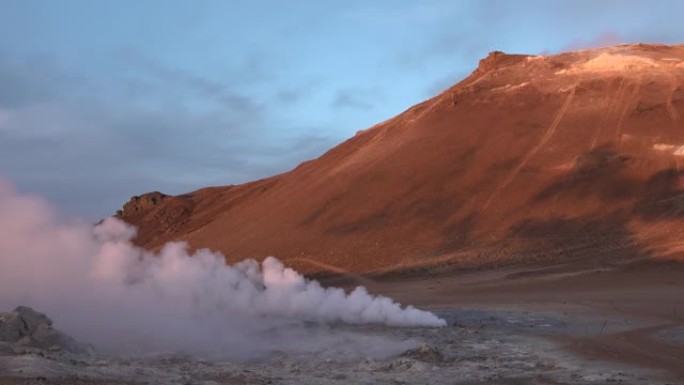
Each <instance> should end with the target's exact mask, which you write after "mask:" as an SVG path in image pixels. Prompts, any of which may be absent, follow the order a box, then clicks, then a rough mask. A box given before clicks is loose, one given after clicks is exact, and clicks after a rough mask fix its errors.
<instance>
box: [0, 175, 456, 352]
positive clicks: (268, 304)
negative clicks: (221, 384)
mask: <svg viewBox="0 0 684 385" xmlns="http://www.w3.org/2000/svg"><path fill="white" fill-rule="evenodd" d="M134 235H135V229H134V228H132V227H130V226H128V225H126V224H125V223H123V222H121V221H118V220H116V219H113V218H108V219H106V220H105V221H103V222H102V223H101V224H100V225H98V226H95V227H93V226H91V225H89V224H86V223H79V222H73V221H72V222H64V221H60V220H58V219H57V218H56V216H55V214H54V212H53V210H52V209H51V208H50V207H49V205H48V204H47V203H45V202H44V201H43V200H41V199H40V198H37V197H29V196H24V195H21V194H19V193H18V192H17V191H16V190H15V189H14V187H13V186H12V185H11V184H10V183H8V182H6V181H3V180H2V179H0V308H2V309H7V310H9V309H10V308H12V307H14V306H17V305H20V304H22V305H28V306H33V307H35V308H37V309H39V310H41V311H45V312H46V313H47V314H48V315H50V316H51V317H52V318H54V319H55V321H56V324H57V325H58V326H60V327H61V328H63V329H65V331H67V332H69V333H71V334H73V335H74V336H75V337H77V338H81V339H84V340H86V341H90V342H93V343H95V344H98V343H100V344H101V345H103V346H108V347H112V346H115V347H117V348H122V347H124V346H127V344H129V343H130V342H131V341H135V342H136V343H137V345H138V348H140V349H143V350H144V349H145V348H150V349H176V348H178V347H183V348H184V349H186V350H187V349H190V348H192V346H198V347H199V346H203V347H207V346H214V347H219V346H231V347H233V348H234V347H235V346H237V345H242V344H246V343H248V342H249V343H250V344H251V346H253V345H255V341H257V342H258V341H261V342H264V341H266V342H267V343H268V344H271V345H270V346H268V348H269V349H275V348H276V347H278V346H281V345H286V346H291V345H293V343H294V342H293V341H295V339H292V338H289V339H288V340H287V341H279V338H284V337H283V336H282V335H281V334H277V333H276V334H277V335H273V333H272V332H273V330H285V329H290V330H293V325H301V321H313V322H315V323H349V324H366V323H374V324H385V325H390V326H444V325H445V321H444V320H442V319H440V318H438V317H437V316H435V315H434V314H432V313H429V312H425V311H421V310H418V309H415V308H413V307H410V306H409V307H406V308H402V307H401V306H400V305H398V304H397V303H395V302H394V301H392V300H391V299H389V298H386V297H380V296H371V295H369V294H368V292H367V291H366V290H365V289H364V288H362V287H358V288H356V289H355V290H354V291H352V292H351V293H350V294H346V293H345V292H344V291H343V290H341V289H336V288H328V289H326V288H323V287H322V286H321V285H320V284H319V283H318V282H316V281H311V280H307V279H306V278H305V277H303V276H302V275H300V274H299V273H297V272H296V271H294V270H292V269H290V268H286V267H284V266H283V264H282V263H281V262H280V261H278V260H277V259H275V258H273V257H269V258H267V259H266V260H264V261H263V262H262V263H261V264H259V263H258V262H256V261H254V260H245V261H243V262H240V263H237V264H235V265H233V266H229V265H227V264H226V263H225V259H224V258H223V256H222V255H221V254H219V253H213V252H211V251H209V250H206V249H204V250H199V251H197V252H196V253H194V254H193V255H189V254H188V252H187V246H186V244H184V243H169V244H167V245H166V246H164V248H163V249H162V250H161V251H160V252H159V253H156V254H153V253H150V252H148V251H145V250H143V249H141V248H138V247H136V246H134V245H133V244H132V243H131V242H130V240H131V238H132V237H133V236H134ZM297 330H299V331H297V332H296V333H303V331H302V330H301V329H297ZM269 333H270V334H269ZM265 336H267V338H266V337H265ZM129 340H130V341H129ZM328 342H329V341H328ZM116 345H119V346H116ZM257 345H258V343H257ZM364 349H365V348H364ZM285 350H286V349H285Z"/></svg>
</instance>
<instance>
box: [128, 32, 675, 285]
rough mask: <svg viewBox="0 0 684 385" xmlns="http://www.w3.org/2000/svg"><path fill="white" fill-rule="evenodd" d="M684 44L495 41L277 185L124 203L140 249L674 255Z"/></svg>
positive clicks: (508, 256)
mask: <svg viewBox="0 0 684 385" xmlns="http://www.w3.org/2000/svg"><path fill="white" fill-rule="evenodd" d="M683 119H684V45H678V46H664V45H642V44H639V45H624V46H617V47H609V48H601V49H592V50H585V51H577V52H570V53H563V54H559V55H554V56H527V55H508V54H504V53H501V52H493V53H491V54H490V55H489V56H488V57H487V58H485V59H483V60H481V61H480V65H479V66H478V68H477V69H476V70H475V71H474V72H473V73H472V74H471V75H470V76H469V77H467V78H466V79H464V80H463V81H461V82H460V83H458V84H456V85H455V86H453V87H451V88H449V89H447V90H445V91H444V92H442V93H441V94H440V95H438V96H436V97H434V98H432V99H430V100H427V101H425V102H423V103H420V104H418V105H416V106H414V107H412V108H410V109H408V110H407V111H405V112H403V113H402V114H400V115H398V116H397V117H395V118H393V119H390V120H387V121H385V122H382V123H380V124H377V125H375V126H373V127H371V128H369V129H367V130H364V131H361V132H359V133H357V135H355V136H354V137H353V138H351V139H349V140H347V141H346V142H344V143H342V144H340V145H338V146H337V147H335V148H333V149H331V150H330V151H328V152H327V153H326V154H324V155H323V156H321V157H320V158H318V159H315V160H312V161H309V162H305V163H303V164H301V165H300V166H298V167H297V168H295V169H294V170H292V171H290V172H287V173H284V174H280V175H277V176H274V177H271V178H267V179H263V180H259V181H256V182H252V183H247V184H243V185H239V186H225V187H211V188H206V189H201V190H198V191H195V192H192V193H189V194H185V195H181V196H167V195H164V194H161V193H158V192H155V193H150V194H145V195H143V196H140V197H134V198H133V199H132V200H131V201H130V202H129V203H127V204H126V205H125V206H124V208H123V210H121V211H120V212H119V213H118V214H117V216H119V217H120V218H122V219H124V220H125V221H127V222H129V223H131V224H134V225H136V226H138V227H139V234H138V238H137V240H136V242H137V243H138V244H140V245H142V246H144V247H146V248H150V249H155V248H159V247H160V246H161V245H163V244H164V243H165V242H167V241H171V240H184V241H187V242H189V244H190V245H191V246H192V247H193V248H199V247H207V248H210V249H213V250H219V251H221V252H223V253H224V254H225V256H226V258H227V259H228V260H230V261H235V260H241V259H244V258H247V257H255V258H263V257H266V256H269V255H274V256H277V257H278V258H280V259H282V260H284V261H286V262H287V263H289V264H290V265H293V266H295V267H297V268H298V269H301V270H304V271H308V272H316V271H327V270H332V271H335V270H344V271H351V272H358V273H368V272H382V271H386V270H392V269H416V268H429V269H434V268H438V269H450V268H459V269H460V268H482V267H496V266H501V265H506V264H512V263H534V264H538V263H544V264H546V263H564V262H573V263H583V262H585V261H592V263H595V262H596V261H604V262H605V263H611V261H613V260H615V259H632V258H634V259H636V258H665V257H667V258H677V257H679V255H680V253H681V251H682V250H684V249H682V248H681V244H682V243H681V242H680V238H681V235H680V234H681V231H682V230H683V229H684V178H683V177H684V175H683V174H684V171H683V170H682V169H681V167H680V163H682V161H684V120H683Z"/></svg>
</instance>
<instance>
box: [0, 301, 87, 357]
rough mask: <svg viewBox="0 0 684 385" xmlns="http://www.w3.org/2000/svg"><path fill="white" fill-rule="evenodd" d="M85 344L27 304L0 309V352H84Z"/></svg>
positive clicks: (85, 349)
mask: <svg viewBox="0 0 684 385" xmlns="http://www.w3.org/2000/svg"><path fill="white" fill-rule="evenodd" d="M87 351H88V349H87V348H85V347H83V346H81V345H79V344H78V343H77V342H76V341H75V340H74V339H73V338H71V337H69V336H67V335H66V334H64V333H62V332H60V331H58V330H55V329H54V328H53V327H52V320H51V319H49V318H48V317H47V316H46V315H45V314H43V313H39V312H37V311H35V310H33V309H31V308H29V307H25V306H19V307H17V308H16V309H14V311H12V312H9V313H0V354H3V353H4V354H23V353H40V352H50V353H59V352H69V353H86V352H87Z"/></svg>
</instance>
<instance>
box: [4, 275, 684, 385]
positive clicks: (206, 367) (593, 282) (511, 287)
mask: <svg viewBox="0 0 684 385" xmlns="http://www.w3.org/2000/svg"><path fill="white" fill-rule="evenodd" d="M354 281H355V278H354V277H349V276H346V277H341V276H340V277H329V278H327V279H326V280H325V283H326V284H335V285H341V286H352V285H353V284H354V283H355V282H354ZM362 281H363V283H364V284H365V285H367V286H369V288H370V289H371V290H372V291H374V292H376V293H382V294H385V295H389V296H391V297H393V298H395V299H397V300H399V301H401V302H403V303H410V304H414V305H416V306H419V307H421V308H429V309H432V310H433V311H435V312H437V313H439V314H440V315H441V316H443V317H444V318H446V319H447V320H448V322H449V326H448V327H446V328H441V329H431V328H389V327H384V326H345V325H333V326H316V325H309V326H307V327H309V328H311V331H312V334H313V332H320V331H321V330H323V331H324V332H326V333H354V334H361V335H368V336H371V335H372V336H374V337H377V336H382V337H386V338H388V339H391V340H395V341H403V342H405V343H406V344H408V345H411V346H416V347H417V348H415V349H413V350H408V351H404V352H403V353H402V352H401V351H396V352H393V353H387V354H386V356H382V355H377V354H375V356H373V355H374V354H373V353H371V352H367V353H366V352H360V351H356V350H354V349H353V348H348V347H345V346H343V345H344V344H341V345H340V346H330V347H326V348H325V349H324V350H323V351H311V352H309V353H301V354H286V353H282V352H273V354H272V355H271V356H270V357H263V358H260V359H255V360H250V361H246V362H230V361H226V360H220V359H200V358H191V357H183V356H178V355H157V356H148V357H135V358H133V357H127V358H121V357H118V358H114V357H88V358H79V357H68V356H59V355H50V354H40V353H36V354H24V355H18V356H0V383H1V384H77V385H81V384H84V385H85V384H98V385H114V384H122V385H129V384H206V385H216V384H348V383H361V384H364V383H365V384H377V383H379V384H426V383H429V384H516V385H517V384H521V385H522V384H605V383H623V384H681V383H683V382H684V317H683V316H682V314H684V300H683V298H684V265H682V264H678V263H671V262H643V261H641V262H631V263H625V264H623V265H612V266H594V267H592V268H590V269H586V270H576V269H570V268H563V267H555V268H553V269H551V268H547V269H543V268H535V269H523V268H516V269H509V270H498V271H494V272H492V271H488V272H470V273H460V274H459V273H452V274H446V275H444V274H442V275H435V276H431V277H425V276H422V277H406V276H404V277H385V278H382V279H369V278H363V279H362ZM318 328H321V330H317V329H318ZM421 345H422V347H421ZM227 348H229V347H227Z"/></svg>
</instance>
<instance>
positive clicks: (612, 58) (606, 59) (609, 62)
mask: <svg viewBox="0 0 684 385" xmlns="http://www.w3.org/2000/svg"><path fill="white" fill-rule="evenodd" d="M659 67H660V64H659V63H658V62H656V61H655V60H653V59H651V58H646V57H641V56H634V55H623V54H610V53H602V54H600V55H598V56H596V57H595V58H593V59H590V60H588V61H586V62H583V63H579V64H576V65H574V66H573V67H572V68H571V69H567V70H561V71H558V72H556V74H557V75H559V74H566V73H568V74H571V73H584V72H613V71H628V70H645V69H655V68H659Z"/></svg>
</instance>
